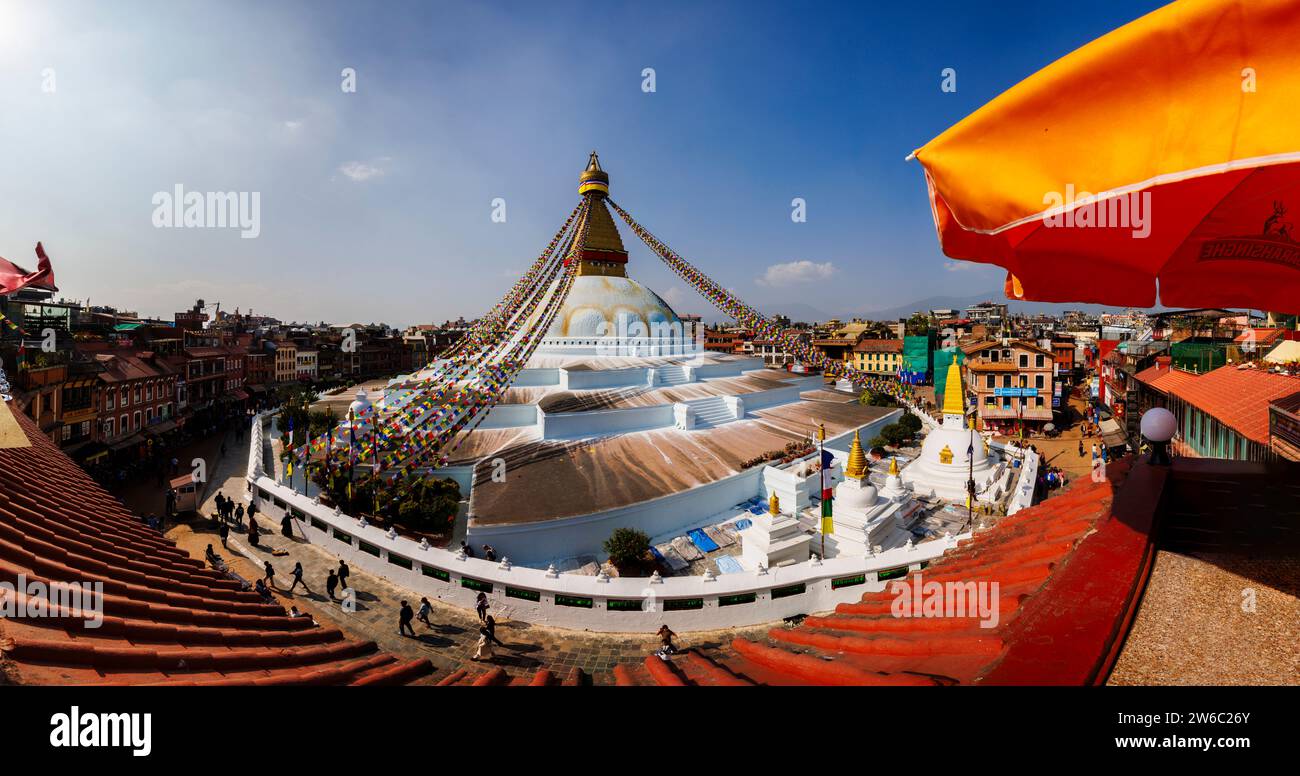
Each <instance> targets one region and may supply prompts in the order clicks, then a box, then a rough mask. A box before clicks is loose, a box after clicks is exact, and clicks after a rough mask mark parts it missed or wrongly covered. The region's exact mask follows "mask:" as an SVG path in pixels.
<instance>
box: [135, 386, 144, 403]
mask: <svg viewBox="0 0 1300 776" xmlns="http://www.w3.org/2000/svg"><path fill="white" fill-rule="evenodd" d="M142 395H143V392H142V389H141V388H140V386H138V385H137V386H136V387H135V403H136V404H139V403H140V401H141V399H140V397H141V396H142Z"/></svg>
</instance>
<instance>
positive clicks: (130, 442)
mask: <svg viewBox="0 0 1300 776" xmlns="http://www.w3.org/2000/svg"><path fill="white" fill-rule="evenodd" d="M143 441H144V437H143V436H142V435H141V434H140V432H138V431H137V432H136V433H134V434H132V435H131V436H129V437H127V438H126V439H122V440H120V441H117V442H114V443H113V444H112V445H110V446H109V449H110V450H112V451H113V452H117V451H119V450H125V449H126V448H128V447H135V446H136V445H138V444H140V443H141V442H143Z"/></svg>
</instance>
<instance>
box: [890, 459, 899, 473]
mask: <svg viewBox="0 0 1300 776" xmlns="http://www.w3.org/2000/svg"><path fill="white" fill-rule="evenodd" d="M889 476H890V477H897V476H898V459H897V458H893V457H891V458H890V459H889Z"/></svg>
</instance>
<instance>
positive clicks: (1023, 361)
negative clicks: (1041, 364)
mask: <svg viewBox="0 0 1300 776" xmlns="http://www.w3.org/2000/svg"><path fill="white" fill-rule="evenodd" d="M1028 366H1029V354H1028V353H1021V354H1020V368H1021V369H1025V368H1028Z"/></svg>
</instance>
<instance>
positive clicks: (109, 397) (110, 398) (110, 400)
mask: <svg viewBox="0 0 1300 776" xmlns="http://www.w3.org/2000/svg"><path fill="white" fill-rule="evenodd" d="M116 406H117V391H115V390H113V389H112V388H110V389H108V390H107V391H105V392H104V409H106V410H111V409H113V408H114V407H116Z"/></svg>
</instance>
